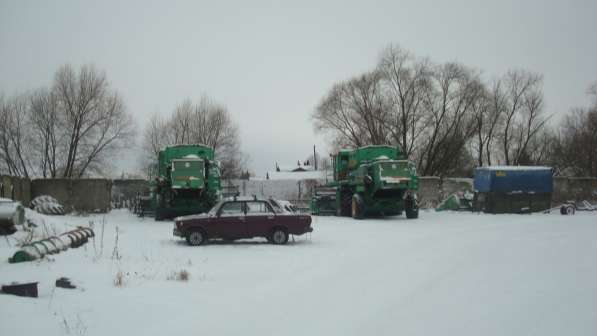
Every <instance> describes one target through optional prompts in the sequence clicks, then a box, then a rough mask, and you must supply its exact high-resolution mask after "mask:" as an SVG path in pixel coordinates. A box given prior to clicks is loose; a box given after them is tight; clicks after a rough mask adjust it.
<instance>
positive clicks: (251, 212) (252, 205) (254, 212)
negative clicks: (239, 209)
mask: <svg viewBox="0 0 597 336" xmlns="http://www.w3.org/2000/svg"><path fill="white" fill-rule="evenodd" d="M273 213H274V211H273V210H272V208H271V207H270V206H269V204H267V203H265V202H259V201H250V202H247V216H264V215H272V214H273Z"/></svg>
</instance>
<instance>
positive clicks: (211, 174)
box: [150, 145, 221, 220]
mask: <svg viewBox="0 0 597 336" xmlns="http://www.w3.org/2000/svg"><path fill="white" fill-rule="evenodd" d="M151 189H152V190H151V201H150V204H151V205H150V206H151V207H153V208H154V213H155V219H156V220H162V219H169V218H174V217H177V216H184V215H190V214H198V213H202V212H206V211H208V210H209V209H211V208H212V207H213V205H214V204H215V203H216V202H217V201H219V199H220V197H221V186H220V166H219V163H218V162H217V161H215V159H214V150H213V149H212V148H210V147H207V146H204V145H177V146H170V147H166V148H165V149H163V150H161V151H160V152H159V155H158V166H157V177H156V178H155V182H153V183H152V184H151Z"/></svg>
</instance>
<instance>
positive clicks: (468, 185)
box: [417, 176, 473, 208]
mask: <svg viewBox="0 0 597 336" xmlns="http://www.w3.org/2000/svg"><path fill="white" fill-rule="evenodd" d="M472 190H473V179H472V178H458V177H445V178H440V177H437V176H422V177H419V192H418V193H417V196H418V197H419V204H420V207H421V208H435V207H436V206H437V205H438V204H439V202H441V201H443V200H444V199H445V198H446V197H448V196H450V195H451V194H453V193H455V192H459V191H472Z"/></svg>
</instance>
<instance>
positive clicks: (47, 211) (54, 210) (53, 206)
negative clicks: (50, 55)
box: [31, 195, 65, 215]
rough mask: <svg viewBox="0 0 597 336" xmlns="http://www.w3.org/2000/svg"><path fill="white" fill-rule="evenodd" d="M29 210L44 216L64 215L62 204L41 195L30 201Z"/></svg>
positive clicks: (50, 197)
mask: <svg viewBox="0 0 597 336" xmlns="http://www.w3.org/2000/svg"><path fill="white" fill-rule="evenodd" d="M31 208H32V209H33V210H35V211H37V212H39V213H41V214H44V215H64V213H65V210H64V207H63V206H62V204H60V203H59V202H58V200H57V199H55V198H54V197H52V196H49V195H41V196H37V197H36V198H34V199H33V200H32V201H31Z"/></svg>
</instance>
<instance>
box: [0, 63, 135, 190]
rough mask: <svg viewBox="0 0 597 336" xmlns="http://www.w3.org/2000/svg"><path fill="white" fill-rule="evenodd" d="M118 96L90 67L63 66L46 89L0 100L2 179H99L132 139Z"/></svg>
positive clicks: (129, 119) (130, 123)
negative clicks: (3, 175) (16, 177)
mask: <svg viewBox="0 0 597 336" xmlns="http://www.w3.org/2000/svg"><path fill="white" fill-rule="evenodd" d="M134 134H135V127H134V123H133V120H132V117H131V115H130V114H129V113H128V111H127V109H126V106H125V103H124V100H123V98H122V97H121V96H120V94H119V93H118V92H117V91H116V90H114V89H112V88H111V86H110V84H109V82H108V80H107V77H106V74H105V72H103V71H99V70H97V69H96V68H94V67H93V66H90V65H85V66H82V67H81V68H80V69H79V70H78V71H77V70H75V69H74V68H73V67H72V66H71V65H68V64H67V65H64V66H62V67H60V68H59V69H58V71H56V73H55V75H54V80H53V82H52V85H51V86H50V87H42V88H38V89H36V90H33V91H29V92H25V93H19V94H15V95H13V96H10V97H5V96H4V95H0V173H4V174H9V175H13V176H20V177H26V178H33V177H44V178H58V177H63V178H80V177H83V176H89V175H96V174H97V175H103V174H105V173H106V171H105V170H106V168H107V167H110V165H109V162H110V160H111V159H112V158H113V156H114V155H115V154H116V153H117V152H118V151H119V150H120V149H122V148H123V147H125V146H127V145H128V144H129V143H130V140H132V139H133V138H134Z"/></svg>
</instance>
